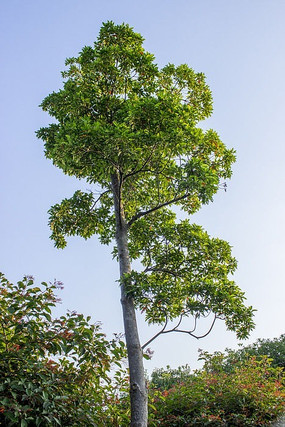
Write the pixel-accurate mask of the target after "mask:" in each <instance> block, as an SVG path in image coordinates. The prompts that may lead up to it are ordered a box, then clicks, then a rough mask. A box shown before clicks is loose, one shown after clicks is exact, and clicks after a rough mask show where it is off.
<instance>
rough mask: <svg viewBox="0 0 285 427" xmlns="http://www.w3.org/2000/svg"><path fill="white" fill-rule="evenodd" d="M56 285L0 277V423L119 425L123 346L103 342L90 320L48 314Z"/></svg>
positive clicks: (81, 317)
mask: <svg viewBox="0 0 285 427" xmlns="http://www.w3.org/2000/svg"><path fill="white" fill-rule="evenodd" d="M58 287H61V283H54V284H47V283H42V284H41V286H35V284H34V279H33V278H32V277H25V278H24V279H23V280H22V281H20V282H18V283H17V284H15V285H14V284H11V283H9V282H8V280H6V279H5V277H4V276H3V274H0V424H1V425H3V426H21V427H26V426H46V425H50V426H54V425H60V426H92V425H94V426H95V425H97V424H98V423H99V424H100V425H102V424H103V425H120V423H121V421H122V420H123V419H124V415H122V413H121V412H120V406H119V405H118V404H117V402H118V399H119V395H118V393H119V392H120V391H122V390H124V384H125V381H126V376H125V370H123V368H122V360H123V357H124V356H125V346H124V344H123V342H121V341H119V340H113V341H111V342H109V341H107V340H106V338H105V335H104V334H103V333H102V332H101V328H100V325H99V324H90V323H89V322H90V317H87V318H85V317H84V316H83V315H82V314H77V313H76V312H68V313H67V314H66V315H65V316H61V317H60V318H58V319H53V318H52V316H51V309H52V308H53V307H54V306H55V305H56V303H57V302H58V299H57V297H56V296H55V294H54V292H55V290H56V288H58ZM114 363H115V364H116V366H117V370H116V371H114V372H113V374H112V380H111V374H110V373H111V369H112V366H113V365H114Z"/></svg>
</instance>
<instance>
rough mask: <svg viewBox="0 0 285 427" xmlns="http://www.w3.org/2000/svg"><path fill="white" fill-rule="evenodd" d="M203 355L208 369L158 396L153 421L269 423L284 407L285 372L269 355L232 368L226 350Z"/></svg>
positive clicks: (166, 423) (155, 423)
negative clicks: (226, 366)
mask: <svg viewBox="0 0 285 427" xmlns="http://www.w3.org/2000/svg"><path fill="white" fill-rule="evenodd" d="M201 357H203V358H204V360H205V364H204V368H203V369H202V370H200V371H196V373H195V374H194V375H192V376H189V377H188V378H187V379H186V380H185V382H182V383H179V384H176V385H175V386H174V387H172V388H171V389H169V390H164V391H160V395H159V396H157V397H156V398H154V400H155V403H154V407H155V410H152V417H153V421H152V425H153V426H158V425H160V426H165V427H166V426H173V427H175V426H207V425H209V426H210V425H211V426H264V425H269V423H270V422H271V421H273V420H275V419H277V417H278V416H279V415H281V414H282V413H283V412H284V410H285V380H284V372H283V370H282V368H279V367H277V368H275V367H272V366H271V364H270V360H268V359H267V358H266V357H263V358H261V359H260V360H258V359H257V358H256V357H251V358H249V359H248V360H246V361H241V362H240V363H239V364H236V366H235V367H234V369H233V370H232V372H225V370H224V358H225V356H224V355H223V354H222V353H215V354H214V355H210V354H207V353H203V354H202V356H201ZM157 393H158V390H156V394H157Z"/></svg>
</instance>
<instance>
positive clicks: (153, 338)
mask: <svg viewBox="0 0 285 427" xmlns="http://www.w3.org/2000/svg"><path fill="white" fill-rule="evenodd" d="M182 318H183V315H182V314H181V316H180V319H179V321H178V323H177V325H176V326H174V328H172V329H168V330H167V331H166V330H165V329H166V326H167V323H168V320H167V319H166V322H165V325H164V326H163V328H162V329H161V331H159V332H158V333H157V334H155V335H154V336H153V337H152V338H150V339H149V340H148V341H147V342H146V343H145V344H144V345H143V346H142V350H143V349H144V348H145V347H146V346H147V345H149V344H150V343H151V342H152V341H154V340H155V339H156V338H157V337H159V335H162V334H168V333H170V332H180V333H183V334H188V335H190V336H191V337H193V338H196V339H197V340H199V339H201V338H205V337H206V336H207V335H209V334H210V333H211V331H212V329H213V327H214V325H215V323H216V320H217V319H218V318H219V317H218V316H216V315H215V317H214V320H213V322H212V324H211V326H210V328H209V330H208V331H207V332H206V333H205V334H203V335H195V334H193V332H194V331H195V330H196V326H197V316H195V323H194V328H193V329H192V330H184V329H177V328H178V327H179V326H180V324H181V322H182Z"/></svg>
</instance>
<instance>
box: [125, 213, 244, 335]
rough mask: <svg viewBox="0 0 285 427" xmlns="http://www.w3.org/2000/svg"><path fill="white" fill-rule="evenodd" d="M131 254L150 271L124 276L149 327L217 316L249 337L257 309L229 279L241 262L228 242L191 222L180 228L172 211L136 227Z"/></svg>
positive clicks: (144, 221) (145, 270) (184, 222)
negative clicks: (233, 254) (150, 325)
mask: <svg viewBox="0 0 285 427" xmlns="http://www.w3.org/2000/svg"><path fill="white" fill-rule="evenodd" d="M130 252H131V254H133V256H140V259H141V262H142V265H143V266H145V269H144V270H143V271H142V272H141V273H138V272H135V271H133V272H132V273H131V274H130V275H129V276H128V277H127V276H126V277H125V284H126V288H127V292H129V293H130V294H131V295H132V296H133V297H134V300H135V301H138V304H137V305H138V307H139V308H140V309H141V311H144V312H145V314H146V319H147V320H148V321H149V322H150V323H163V322H165V321H167V319H170V320H173V319H175V318H177V317H178V316H180V315H183V317H187V316H191V315H192V316H195V317H196V319H197V318H199V317H201V316H203V317H206V316H208V315H209V314H210V313H214V314H215V316H216V318H217V319H223V320H225V323H226V325H227V327H228V329H230V330H234V331H236V333H237V335H238V337H240V338H241V337H246V336H247V335H248V332H249V330H251V329H252V327H253V322H252V314H253V309H252V307H249V308H247V307H245V306H244V305H243V301H244V299H245V297H244V293H243V292H241V290H240V289H239V288H238V286H237V285H236V284H235V283H234V282H233V281H232V280H230V279H229V278H228V276H229V275H230V274H232V273H233V272H234V271H235V269H236V265H237V264H236V260H235V259H234V258H233V257H232V255H231V248H230V245H229V244H228V243H227V242H225V241H223V240H220V239H217V238H210V236H209V235H208V234H207V233H206V232H205V231H204V230H203V229H202V227H200V226H197V225H195V224H190V222H189V221H188V220H184V221H181V222H180V223H179V224H176V223H175V221H174V215H173V214H172V213H169V212H167V211H166V212H163V211H162V212H159V213H157V212H156V213H154V214H151V215H149V216H147V217H144V218H141V219H139V220H138V221H137V222H136V223H134V225H133V228H132V230H131V231H130Z"/></svg>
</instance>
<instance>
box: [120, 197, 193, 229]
mask: <svg viewBox="0 0 285 427" xmlns="http://www.w3.org/2000/svg"><path fill="white" fill-rule="evenodd" d="M188 196H189V194H188V193H186V194H183V196H180V197H174V198H173V199H171V200H169V201H168V202H164V203H161V204H160V205H157V206H155V207H154V208H151V209H149V210H147V211H142V212H138V213H137V214H136V215H134V216H133V217H132V218H131V219H130V221H129V222H128V227H130V226H131V225H132V224H133V223H134V222H135V221H136V220H137V219H139V218H141V217H142V216H145V215H148V214H150V213H152V212H155V211H157V210H158V209H161V208H163V207H165V206H168V205H171V204H172V203H176V202H179V201H180V200H183V199H186V197H188Z"/></svg>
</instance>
